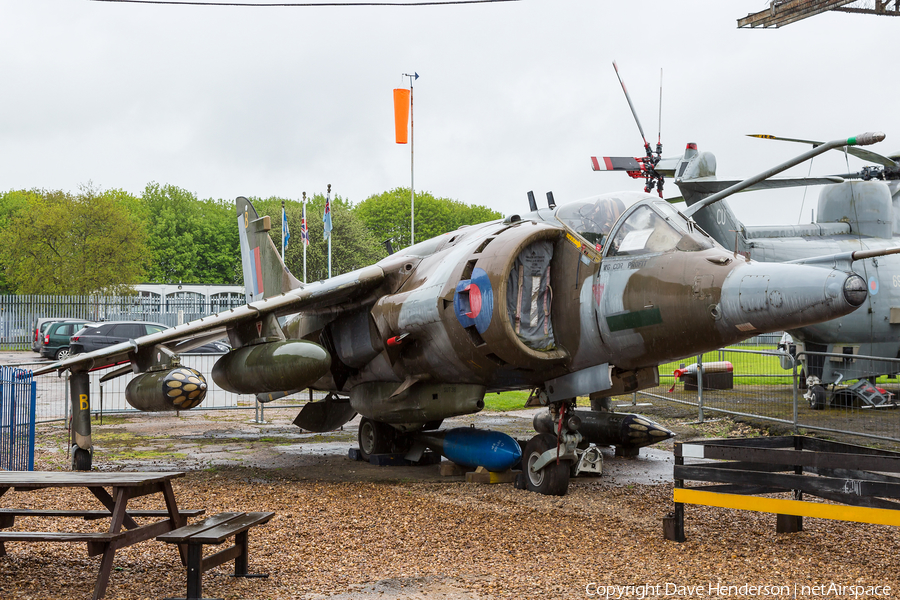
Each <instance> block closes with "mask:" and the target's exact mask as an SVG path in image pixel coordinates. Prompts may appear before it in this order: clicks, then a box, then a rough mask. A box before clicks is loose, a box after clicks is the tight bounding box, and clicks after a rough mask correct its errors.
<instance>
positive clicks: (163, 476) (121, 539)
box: [0, 471, 203, 600]
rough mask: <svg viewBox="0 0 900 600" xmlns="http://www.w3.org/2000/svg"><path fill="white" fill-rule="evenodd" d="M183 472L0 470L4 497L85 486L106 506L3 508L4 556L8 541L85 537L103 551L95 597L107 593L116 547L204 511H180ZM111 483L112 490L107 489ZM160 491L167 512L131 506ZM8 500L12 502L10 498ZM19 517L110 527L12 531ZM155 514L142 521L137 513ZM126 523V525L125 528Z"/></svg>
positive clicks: (92, 550)
mask: <svg viewBox="0 0 900 600" xmlns="http://www.w3.org/2000/svg"><path fill="white" fill-rule="evenodd" d="M178 477H184V473H181V472H171V473H153V472H145V473H123V472H110V473H102V472H93V471H87V472H84V471H59V472H56V471H0V497H2V496H3V495H4V494H5V493H6V492H8V491H9V490H13V491H17V492H21V491H34V490H40V489H44V488H87V489H88V490H90V492H91V493H92V494H93V495H94V496H95V497H96V498H97V500H99V501H100V503H101V504H102V505H103V506H104V507H106V510H105V511H97V510H40V509H24V508H23V509H20V508H12V507H10V508H0V556H3V555H4V554H6V549H5V547H4V543H5V542H87V544H88V554H89V555H90V556H96V555H98V554H102V555H103V557H102V559H101V560H100V572H99V574H98V576H97V583H96V585H95V586H94V596H93V598H94V600H98V599H99V598H101V597H102V596H103V595H104V594H105V593H106V586H107V584H108V583H109V575H110V573H111V572H112V565H113V558H114V556H115V553H116V550H118V549H119V548H125V547H127V546H131V545H132V544H136V543H137V542H140V541H143V540H148V539H153V538H155V537H156V536H158V535H161V534H163V533H166V532H169V531H172V530H173V529H177V528H179V527H181V526H183V525H184V524H185V518H186V516H193V515H197V514H202V513H203V511H202V510H192V511H179V509H178V506H177V504H176V502H175V494H174V493H173V491H172V480H173V479H176V478H178ZM107 488H110V489H111V491H107ZM153 494H162V496H163V499H164V500H165V503H166V509H165V510H164V511H149V510H131V511H130V510H128V501H129V500H131V499H132V498H140V497H142V496H149V495H153ZM6 504H8V502H7V503H6ZM16 516H35V517H41V518H50V517H81V518H84V519H88V520H94V519H98V518H109V519H110V524H109V529H108V530H107V531H106V532H94V533H85V532H74V531H73V532H62V531H11V530H9V528H10V527H12V526H13V524H14V522H15V517H16ZM136 517H137V518H154V517H155V518H156V520H154V521H152V522H150V523H147V524H144V525H138V523H137V522H136V521H135V518H136ZM123 528H124V530H123ZM180 550H181V560H182V563H183V564H185V563H186V558H187V557H186V553H185V547H183V546H182V547H180Z"/></svg>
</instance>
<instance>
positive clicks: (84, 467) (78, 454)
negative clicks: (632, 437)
mask: <svg viewBox="0 0 900 600" xmlns="http://www.w3.org/2000/svg"><path fill="white" fill-rule="evenodd" d="M91 454H92V453H91V451H90V450H85V449H84V448H79V447H78V446H72V470H73V471H90V470H91V462H92V459H93V456H92V455H91Z"/></svg>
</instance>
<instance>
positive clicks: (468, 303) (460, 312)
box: [453, 269, 494, 333]
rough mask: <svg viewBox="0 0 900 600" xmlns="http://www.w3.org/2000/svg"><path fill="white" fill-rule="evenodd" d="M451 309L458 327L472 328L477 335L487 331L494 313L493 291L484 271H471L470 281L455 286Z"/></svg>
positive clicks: (465, 280) (463, 281) (466, 280)
mask: <svg viewBox="0 0 900 600" xmlns="http://www.w3.org/2000/svg"><path fill="white" fill-rule="evenodd" d="M453 308H454V310H455V312H456V318H457V319H458V320H459V324H460V325H462V326H463V327H472V326H474V327H475V329H476V330H477V331H478V333H484V332H485V331H487V328H488V326H490V324H491V315H492V314H493V312H494V291H493V288H491V280H490V279H489V278H488V274H487V273H486V272H485V271H484V269H473V270H472V278H471V279H463V280H462V281H460V282H459V283H458V284H457V285H456V293H455V294H454V296H453Z"/></svg>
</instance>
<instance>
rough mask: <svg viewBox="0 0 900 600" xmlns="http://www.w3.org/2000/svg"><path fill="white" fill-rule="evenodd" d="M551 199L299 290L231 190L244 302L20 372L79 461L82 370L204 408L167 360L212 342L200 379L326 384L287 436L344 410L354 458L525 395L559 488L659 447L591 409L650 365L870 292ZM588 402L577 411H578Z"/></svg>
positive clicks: (852, 279)
mask: <svg viewBox="0 0 900 600" xmlns="http://www.w3.org/2000/svg"><path fill="white" fill-rule="evenodd" d="M880 137H881V136H877V135H867V136H860V137H859V138H854V139H851V140H840V141H838V142H834V144H847V143H850V144H856V143H871V142H873V141H877V140H878V139H880ZM822 148H825V147H822ZM825 149H827V148H825ZM821 151H824V149H823V150H821ZM808 154H809V153H807V154H806V155H804V156H803V157H800V158H798V159H797V162H799V161H800V160H802V159H805V158H806V157H808V156H807V155H808ZM786 164H787V163H786ZM788 166H792V165H790V164H787V166H785V167H784V168H787V167H788ZM548 197H549V195H548ZM550 204H551V205H550V206H549V207H548V208H543V209H538V207H537V205H536V204H535V203H533V202H532V205H531V210H530V212H528V213H526V214H522V215H511V216H509V217H507V218H505V219H503V220H498V221H491V222H488V223H483V224H481V225H474V226H469V227H463V228H460V229H458V230H456V231H452V232H449V233H446V234H444V235H441V236H438V237H435V238H433V239H430V240H427V241H424V242H420V243H418V244H415V245H413V246H410V247H408V248H405V249H404V250H402V251H399V252H397V253H395V254H392V255H390V256H388V257H387V258H385V259H383V260H381V261H379V262H378V263H376V264H374V265H371V266H368V267H365V268H362V269H359V270H357V271H353V272H350V273H346V274H343V275H338V276H336V277H333V278H330V279H326V280H323V281H319V282H315V283H311V284H301V283H299V282H298V281H297V280H296V279H295V278H294V277H293V276H292V275H291V274H290V273H289V272H288V270H287V269H286V268H285V266H284V264H283V263H282V262H281V259H280V257H279V256H278V252H277V250H276V249H275V245H274V244H273V243H272V240H271V238H270V237H269V235H268V230H269V227H270V223H269V219H268V218H267V217H262V218H261V217H259V216H258V215H257V214H256V211H255V210H254V209H253V207H252V205H251V204H250V202H249V201H248V200H246V199H245V198H238V200H237V206H238V224H239V227H240V228H241V244H242V247H243V251H244V255H245V257H246V263H245V265H246V268H247V269H248V270H249V272H250V274H251V277H250V279H251V284H252V285H253V286H254V289H253V291H254V295H253V297H252V298H251V301H250V302H249V303H248V304H247V305H245V306H243V307H240V308H236V309H233V310H229V311H225V312H222V313H219V314H218V315H214V316H211V317H205V318H203V319H200V320H197V321H193V322H190V323H186V324H184V325H179V326H176V327H173V328H170V329H167V330H165V331H163V332H159V333H154V334H150V335H147V336H143V337H140V338H138V339H135V340H129V341H128V342H124V343H121V344H118V345H116V346H112V347H109V348H107V349H104V350H98V351H95V352H91V353H87V354H81V355H75V356H72V357H70V358H68V359H66V360H63V361H59V362H57V363H54V364H51V365H49V366H46V367H42V368H41V369H39V370H38V371H36V373H38V374H40V373H47V372H51V371H62V370H65V369H68V370H70V371H71V377H70V386H71V397H72V402H73V430H74V433H75V436H74V437H75V444H76V448H75V452H74V455H75V461H76V462H75V466H76V468H81V469H85V468H90V463H91V449H92V446H91V432H90V419H89V414H90V413H89V411H90V398H89V395H88V394H89V391H88V389H89V388H88V372H89V371H91V370H94V369H98V368H103V367H107V366H110V365H121V366H120V367H119V368H118V369H116V370H115V371H113V372H112V373H110V374H108V375H106V377H107V378H109V377H112V376H115V375H117V374H124V373H136V374H138V375H137V376H136V377H135V378H134V379H133V380H132V382H131V383H130V384H129V386H128V389H127V390H126V397H127V399H128V401H129V402H130V403H131V405H132V406H134V407H136V408H138V409H141V410H148V411H159V410H185V409H188V408H192V407H194V406H196V405H197V404H199V403H200V402H201V400H202V399H203V396H204V393H205V389H206V382H205V381H206V380H205V379H204V376H203V375H202V374H201V373H198V372H196V371H193V370H191V369H187V368H185V367H183V366H181V365H180V364H179V360H178V354H179V352H182V351H184V350H188V349H190V348H192V347H195V346H198V345H200V344H203V343H205V342H206V341H208V340H210V339H212V338H216V337H220V336H221V335H223V333H224V334H227V335H228V338H229V341H230V343H231V346H232V347H233V350H232V351H231V352H229V353H228V354H226V355H224V356H223V357H222V358H221V359H219V361H218V362H217V363H216V365H215V366H214V368H213V369H212V377H213V379H214V380H215V381H216V383H218V384H219V385H220V386H221V387H223V388H225V389H227V390H231V391H233V392H237V393H246V394H263V395H266V394H272V395H278V394H283V393H285V392H290V391H294V390H300V389H304V388H307V387H309V388H313V389H318V390H324V391H327V392H330V394H329V395H328V397H327V399H326V400H324V401H321V402H313V403H310V404H308V405H307V406H306V407H305V408H304V410H303V411H302V412H301V414H300V415H298V424H300V425H301V426H302V427H304V428H310V429H313V428H318V430H326V429H329V428H336V427H338V426H340V425H341V424H342V423H344V422H346V421H347V420H349V419H350V418H352V417H353V415H354V414H355V413H359V414H360V415H362V417H363V419H362V422H361V424H360V427H359V431H360V434H359V435H360V446H361V450H362V451H363V452H364V453H378V452H383V451H386V450H388V449H391V448H396V447H401V448H408V447H410V446H411V445H412V444H413V443H414V442H415V440H416V439H417V438H416V436H421V438H429V437H433V436H432V435H431V433H432V432H433V430H435V429H437V428H438V427H439V426H440V424H441V422H442V420H443V419H446V418H449V417H453V416H456V415H464V414H470V413H475V412H478V411H480V410H481V409H482V408H483V407H484V395H485V394H486V393H490V392H499V391H503V390H514V389H530V390H534V391H535V395H536V397H537V398H538V400H539V402H540V403H541V404H542V405H543V406H546V408H547V411H546V413H545V414H544V415H543V416H542V417H540V418H538V419H536V422H535V428H536V429H537V431H539V432H540V433H538V434H537V435H536V436H535V437H533V438H532V439H531V440H530V441H529V442H528V443H527V444H526V446H525V450H524V453H523V457H522V467H523V470H524V471H525V473H526V477H525V479H526V482H525V483H526V486H527V487H528V489H531V490H533V491H537V492H540V493H545V494H564V493H565V492H566V489H567V486H568V479H569V469H570V465H571V461H573V460H574V459H575V456H576V453H575V450H576V448H577V447H578V446H579V445H580V444H584V443H587V442H594V443H597V444H606V445H613V444H614V445H617V446H621V447H622V448H623V449H624V450H625V451H626V452H627V451H629V450H630V451H632V452H633V451H634V449H636V448H638V447H640V446H643V445H646V444H651V443H653V442H655V441H657V440H661V439H665V438H666V437H668V436H669V435H670V432H668V431H667V430H665V429H664V428H662V427H659V426H657V425H655V424H653V423H651V422H650V421H647V420H645V419H643V418H641V417H639V416H637V415H626V414H620V413H613V412H609V411H608V403H607V402H606V401H605V400H607V399H608V398H609V397H610V396H613V395H616V394H623V393H630V392H632V391H635V390H639V389H643V388H647V387H652V386H656V385H657V384H658V380H659V373H658V370H657V366H658V365H659V364H661V363H664V362H667V361H671V360H675V359H678V358H681V357H685V356H689V355H696V354H699V353H701V352H705V351H708V350H713V349H716V348H720V347H722V346H725V345H728V344H732V343H735V342H737V341H740V340H742V339H745V338H748V337H750V336H753V335H756V334H757V333H759V332H764V331H777V330H784V329H796V328H800V327H805V326H811V325H814V324H816V323H821V322H823V321H826V320H828V319H833V318H837V317H841V316H843V315H847V314H849V313H851V312H853V311H854V310H855V309H856V308H857V307H859V306H861V305H862V304H864V303H865V301H866V298H867V292H866V282H865V280H864V279H863V278H862V277H860V276H859V275H857V274H856V273H853V272H851V271H849V267H846V268H843V267H842V268H822V267H821V266H807V265H797V264H781V263H758V262H755V261H752V260H749V259H746V258H744V257H743V256H735V255H734V254H733V253H732V252H731V251H730V250H726V249H725V248H723V247H722V246H720V245H719V244H718V243H716V242H715V240H714V239H713V238H711V237H710V236H709V235H708V234H707V233H706V232H704V231H703V230H702V229H701V228H700V227H698V226H697V225H696V224H695V223H694V222H693V221H692V220H691V219H689V218H688V217H686V216H685V215H684V214H682V213H679V212H678V211H677V210H675V209H674V208H673V207H672V206H671V205H670V204H669V203H667V202H665V201H663V200H661V199H659V198H657V197H654V196H651V195H649V194H644V193H640V192H622V193H612V194H604V195H600V196H597V197H594V198H592V199H589V200H583V201H577V202H570V203H567V204H563V205H561V206H558V207H557V206H555V204H553V203H552V202H551V203H550ZM851 258H852V257H851ZM288 315H294V316H292V317H290V318H288V319H286V320H284V323H283V324H282V323H281V322H280V321H279V317H285V316H288ZM585 396H586V397H589V398H590V410H576V399H577V398H578V397H585ZM422 432H426V433H422ZM463 443H465V442H463ZM473 443H474V442H473ZM483 451H484V452H490V451H491V448H483Z"/></svg>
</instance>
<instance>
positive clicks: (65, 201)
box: [0, 187, 147, 294]
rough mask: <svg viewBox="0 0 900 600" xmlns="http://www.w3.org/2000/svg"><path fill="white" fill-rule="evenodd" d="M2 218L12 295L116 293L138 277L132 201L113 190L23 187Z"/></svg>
mask: <svg viewBox="0 0 900 600" xmlns="http://www.w3.org/2000/svg"><path fill="white" fill-rule="evenodd" d="M22 194H23V195H22V196H21V197H19V198H18V199H16V200H14V203H19V202H21V204H20V205H19V208H18V209H17V210H15V211H13V212H11V213H9V214H8V216H7V217H6V218H5V223H3V224H2V236H3V240H4V244H3V246H2V247H0V262H2V264H3V265H4V272H5V275H6V283H7V286H8V287H9V288H10V289H11V290H13V291H15V292H16V293H20V294H89V293H94V292H122V291H125V290H127V289H128V286H130V285H131V284H134V283H137V282H139V281H140V280H141V279H142V278H143V277H144V272H145V267H146V263H147V250H146V244H145V230H144V224H143V222H142V218H141V214H140V212H139V211H138V210H137V209H138V207H139V204H138V201H137V199H136V198H134V197H133V196H130V195H129V194H127V193H126V192H123V191H121V190H108V191H105V192H99V191H97V190H95V189H93V188H92V187H85V188H82V190H81V192H80V193H79V194H77V195H72V194H69V193H67V192H62V191H53V192H47V191H44V192H36V191H33V192H27V193H22Z"/></svg>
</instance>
